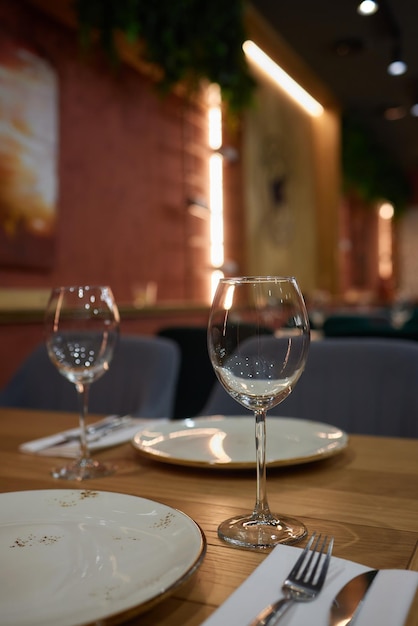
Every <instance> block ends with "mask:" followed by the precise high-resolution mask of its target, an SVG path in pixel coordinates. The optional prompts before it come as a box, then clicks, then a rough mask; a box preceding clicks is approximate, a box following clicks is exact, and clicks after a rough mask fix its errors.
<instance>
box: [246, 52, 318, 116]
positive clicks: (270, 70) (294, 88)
mask: <svg viewBox="0 0 418 626" xmlns="http://www.w3.org/2000/svg"><path fill="white" fill-rule="evenodd" d="M242 47H243V50H244V53H245V55H246V57H247V58H248V59H249V60H250V61H251V62H252V63H254V65H256V66H257V67H258V68H259V69H260V70H261V71H262V72H263V73H264V74H266V75H267V76H268V77H269V78H270V79H271V80H273V82H275V83H276V85H278V86H279V87H280V88H281V89H282V90H283V91H285V92H286V93H287V95H288V96H290V97H291V98H292V99H293V100H294V101H295V102H296V103H297V104H298V105H299V106H301V107H302V108H303V109H304V110H305V111H306V112H307V113H309V115H312V116H313V117H319V116H320V115H322V113H323V112H324V107H323V106H322V104H320V103H319V102H318V101H317V100H315V98H313V97H312V96H311V95H310V94H309V93H308V92H307V91H305V89H303V87H301V86H300V85H299V83H297V82H296V81H295V80H293V78H292V77H291V76H289V74H287V73H286V72H285V71H284V70H283V69H282V68H281V67H280V66H279V65H277V63H275V62H274V61H273V60H272V59H271V58H270V57H269V56H267V54H266V53H265V52H263V50H261V48H259V47H258V46H257V45H256V44H255V43H254V42H253V41H249V40H248V41H244V43H243V45H242Z"/></svg>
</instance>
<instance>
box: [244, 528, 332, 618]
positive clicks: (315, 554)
mask: <svg viewBox="0 0 418 626" xmlns="http://www.w3.org/2000/svg"><path fill="white" fill-rule="evenodd" d="M314 541H315V543H314ZM320 541H321V535H318V537H317V536H316V533H315V532H314V533H313V534H312V536H311V538H310V539H309V541H308V543H307V545H306V547H305V549H304V550H303V552H302V554H301V555H300V557H299V558H298V560H297V561H296V563H295V565H294V566H293V568H292V570H291V571H290V573H289V575H288V577H287V578H286V580H285V581H284V583H283V585H282V591H283V595H284V597H283V598H280V599H279V600H277V601H276V602H273V603H272V604H269V605H268V606H267V607H266V608H265V609H263V610H262V611H261V612H260V613H259V614H258V615H257V617H256V618H255V619H254V620H253V621H252V622H251V624H250V626H273V624H277V622H278V621H279V619H280V618H281V617H282V615H284V613H285V612H286V611H287V609H288V608H289V607H290V606H291V605H292V604H293V603H294V602H310V601H311V600H314V599H315V598H316V597H317V595H318V594H319V592H320V591H321V589H322V587H323V585H324V582H325V577H326V575H327V571H328V566H329V563H330V560H331V553H332V547H333V545H334V538H333V537H331V538H330V540H329V543H328V550H327V552H326V553H325V554H324V551H325V546H326V543H327V537H326V536H325V537H324V539H323V541H322V544H321V545H320ZM313 543H314V545H313V548H312V550H311V547H312V544H313ZM319 546H320V547H319ZM322 557H324V558H322ZM321 561H322V563H321ZM320 563H321V567H319V565H320Z"/></svg>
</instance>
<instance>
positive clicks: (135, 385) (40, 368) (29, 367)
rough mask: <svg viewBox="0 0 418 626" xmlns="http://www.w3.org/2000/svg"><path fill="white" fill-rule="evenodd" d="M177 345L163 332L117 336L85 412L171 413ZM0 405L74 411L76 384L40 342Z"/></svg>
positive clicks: (166, 414) (9, 386)
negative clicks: (60, 371)
mask: <svg viewBox="0 0 418 626" xmlns="http://www.w3.org/2000/svg"><path fill="white" fill-rule="evenodd" d="M179 366H180V351H179V349H178V347H177V345H176V344H175V343H174V342H172V341H170V340H168V339H163V338H161V337H154V336H142V335H138V336H126V335H125V336H124V335H122V336H121V337H120V340H119V343H118V346H117V348H116V351H115V354H114V357H113V360H112V362H111V364H110V368H109V371H108V372H106V373H105V374H104V375H103V376H102V377H101V378H99V380H97V381H96V382H94V383H93V384H92V386H91V389H90V394H89V413H104V414H113V413H114V414H119V415H125V414H130V415H133V416H135V417H140V416H144V417H152V418H156V417H171V414H172V411H173V406H174V395H175V390H176V383H177V376H178V371H179ZM0 406H11V407H22V408H32V409H44V410H56V411H58V410H59V411H77V410H78V404H77V394H76V390H75V386H74V385H73V384H72V383H70V382H69V381H68V380H66V379H65V378H64V377H63V376H62V375H61V374H59V372H58V371H57V370H56V368H55V367H54V366H53V365H52V363H51V361H50V359H49V357H48V354H47V351H46V348H45V346H44V345H40V346H38V347H37V348H36V349H35V350H34V351H33V352H32V353H31V354H30V355H29V356H28V357H27V359H26V360H25V361H24V362H23V363H22V365H21V366H20V368H19V369H18V371H17V372H16V373H15V374H14V376H13V377H12V379H11V380H10V382H9V383H8V385H7V386H6V387H5V388H4V389H3V390H2V391H1V392H0Z"/></svg>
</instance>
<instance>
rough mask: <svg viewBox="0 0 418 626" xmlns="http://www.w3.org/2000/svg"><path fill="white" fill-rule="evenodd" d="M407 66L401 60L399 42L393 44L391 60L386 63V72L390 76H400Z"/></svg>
mask: <svg viewBox="0 0 418 626" xmlns="http://www.w3.org/2000/svg"><path fill="white" fill-rule="evenodd" d="M407 69H408V66H407V65H406V63H405V62H404V61H402V54H401V47H400V45H399V43H397V44H395V46H394V48H393V54H392V60H391V62H390V63H389V65H388V68H387V70H388V74H390V75H391V76H401V75H402V74H405V72H406V70H407Z"/></svg>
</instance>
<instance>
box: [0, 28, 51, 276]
mask: <svg viewBox="0 0 418 626" xmlns="http://www.w3.org/2000/svg"><path fill="white" fill-rule="evenodd" d="M57 153H58V81H57V76H56V72H55V71H54V68H53V67H52V66H51V65H50V64H49V62H48V61H47V60H46V59H44V58H43V57H41V56H40V55H39V54H38V53H37V52H36V51H34V50H31V49H30V47H29V46H27V45H25V44H22V43H21V42H18V41H17V40H15V39H13V38H11V37H10V36H8V35H7V34H5V33H2V32H0V267H17V268H18V267H21V268H25V269H28V268H34V269H48V268H49V267H51V266H52V264H53V256H54V242H55V234H56V230H55V229H56V212H57V196H58V179H57Z"/></svg>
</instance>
